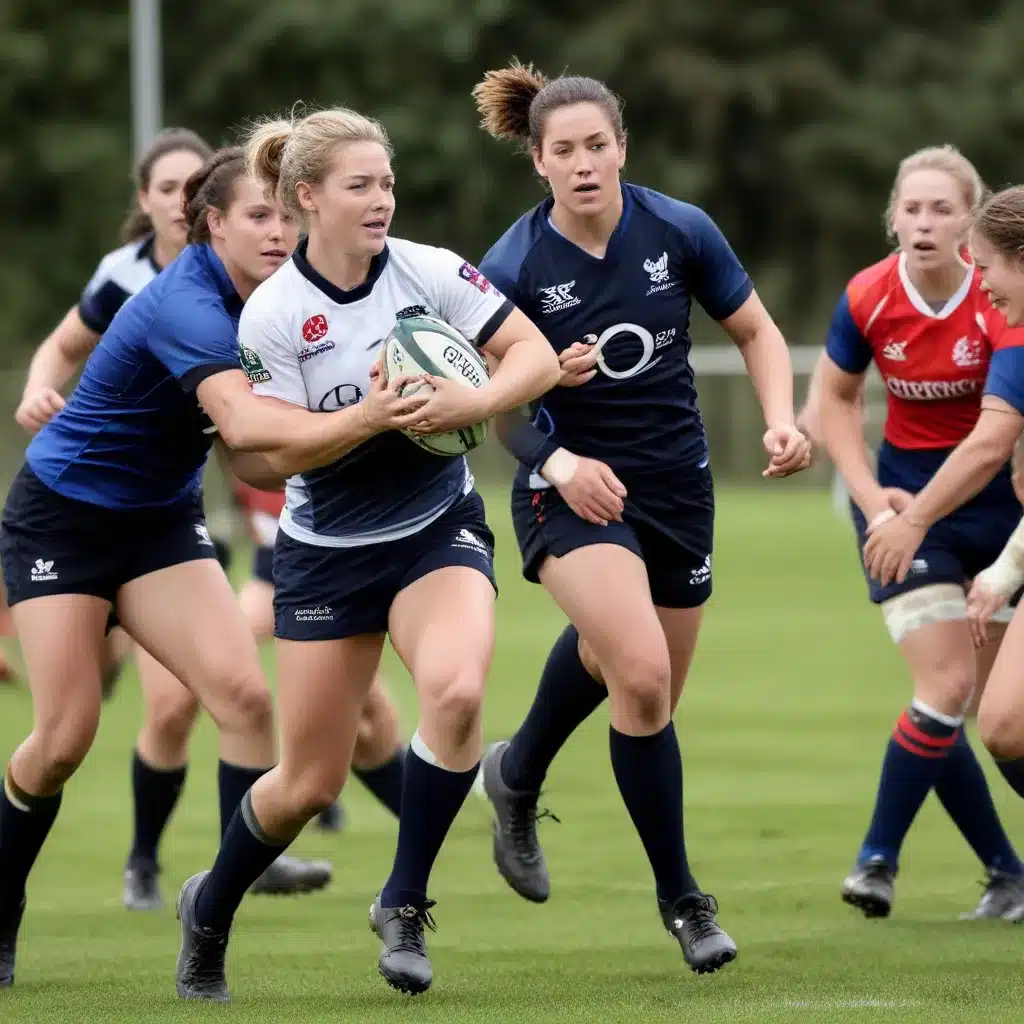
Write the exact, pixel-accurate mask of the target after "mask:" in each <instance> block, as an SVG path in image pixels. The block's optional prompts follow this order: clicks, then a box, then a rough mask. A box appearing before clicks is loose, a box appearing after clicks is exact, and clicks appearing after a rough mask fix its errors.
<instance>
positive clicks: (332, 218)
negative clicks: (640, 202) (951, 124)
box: [177, 110, 560, 1001]
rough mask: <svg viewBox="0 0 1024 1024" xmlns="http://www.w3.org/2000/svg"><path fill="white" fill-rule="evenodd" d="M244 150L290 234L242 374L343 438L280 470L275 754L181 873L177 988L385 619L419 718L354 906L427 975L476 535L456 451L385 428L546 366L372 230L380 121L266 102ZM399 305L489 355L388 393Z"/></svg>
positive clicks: (268, 838) (431, 269)
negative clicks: (392, 850)
mask: <svg viewBox="0 0 1024 1024" xmlns="http://www.w3.org/2000/svg"><path fill="white" fill-rule="evenodd" d="M249 154H250V162H251V167H252V169H253V171H254V173H255V175H256V176H257V177H258V178H260V179H262V180H263V181H264V182H265V183H266V184H267V186H268V188H270V189H272V190H274V191H275V192H276V194H277V196H278V197H279V199H280V201H281V202H282V204H283V205H284V206H285V207H286V208H288V209H290V210H292V211H293V212H294V213H295V214H296V215H297V216H298V217H300V218H301V220H302V221H304V222H305V224H306V226H307V228H308V232H309V233H308V238H306V239H304V240H301V241H300V242H299V246H298V248H297V249H296V251H295V253H294V255H293V257H292V259H291V261H290V262H289V263H287V264H285V265H284V266H283V267H282V268H281V269H280V271H279V272H278V273H277V274H275V275H274V276H273V278H271V279H269V280H268V281H267V282H265V285H264V286H261V287H260V288H258V289H257V290H256V291H255V292H254V293H253V295H252V297H251V298H250V300H249V302H248V303H247V304H246V308H245V310H244V314H243V317H242V319H241V322H240V324H239V343H240V345H241V347H242V360H243V363H244V364H245V365H246V369H247V372H248V374H249V379H250V381H251V383H252V387H253V390H254V391H255V392H256V394H258V395H265V396H270V397H272V398H275V399H277V400H278V401H279V402H281V403H282V404H284V405H287V406H288V407H289V408H295V407H296V406H297V407H298V408H300V409H312V410H318V409H319V410H324V411H329V410H336V409H341V411H340V412H338V413H337V414H336V415H337V416H339V417H340V416H348V418H349V420H350V422H351V437H350V439H349V440H348V441H347V442H346V443H341V444H339V445H338V447H337V449H336V452H337V456H338V457H337V460H336V461H335V462H333V463H331V464H330V465H327V466H324V467H323V468H322V469H318V470H315V471H310V472H300V473H299V474H298V475H296V476H293V477H292V478H291V479H290V480H289V481H288V487H287V496H286V497H287V503H286V507H285V511H284V513H283V515H282V517H281V534H280V537H279V539H278V542H277V547H276V550H275V553H274V584H275V589H276V593H275V597H274V605H275V619H276V626H275V635H276V637H277V658H278V667H279V671H280V677H281V680H282V685H281V687H280V692H279V700H278V716H279V717H278V728H279V733H280V750H281V755H280V763H279V764H278V766H277V767H276V768H275V769H273V770H272V771H271V772H270V773H268V775H266V776H264V778H263V779H261V780H260V781H259V782H257V783H256V784H255V785H254V786H253V787H252V789H251V790H250V791H249V792H248V794H246V796H245V798H244V799H243V801H242V805H241V807H240V809H239V812H238V813H237V814H236V815H235V817H234V819H233V820H232V822H231V825H230V827H229V829H228V831H227V833H226V835H225V837H224V840H223V842H222V844H221V848H220V852H219V853H218V855H217V860H216V862H215V863H214V866H213V869H212V870H211V871H209V872H205V871H204V872H202V873H201V874H198V875H196V876H194V877H193V878H191V879H189V880H188V881H187V882H186V883H185V885H184V887H183V888H182V891H181V895H180V897H179V899H178V907H179V914H180V917H181V924H182V949H181V954H180V956H179V959H178V970H177V988H178V993H179V995H181V996H183V997H184V998H195V999H215V1000H221V1001H223V1000H227V999H228V998H229V996H228V991H227V984H226V981H225V978H224V955H225V951H226V947H227V940H228V933H229V930H230V927H231V922H232V919H233V917H234V912H235V909H236V908H237V906H238V904H239V902H240V900H241V897H242V894H243V893H244V892H245V891H246V889H247V888H248V887H249V885H250V884H251V882H252V880H253V879H254V878H256V877H257V876H258V875H259V874H260V872H261V871H262V870H263V868H264V867H265V865H266V864H268V863H270V862H271V861H272V860H273V859H274V858H275V857H276V856H277V855H278V854H279V853H280V851H281V850H282V849H283V848H284V847H286V846H287V845H288V844H289V843H290V842H291V841H292V839H293V838H294V837H295V836H296V835H297V833H298V832H299V830H300V829H301V828H302V827H303V825H305V824H306V822H307V821H309V820H310V818H312V817H313V816H314V815H315V814H317V813H318V812H319V811H320V810H321V808H323V807H325V806H326V805H327V804H329V803H330V802H331V801H332V800H333V799H334V798H335V797H336V796H337V794H338V793H339V791H340V790H341V788H342V786H343V785H344V782H345V778H346V776H347V774H348V771H349V765H350V762H351V758H352V749H353V745H354V743H355V733H356V723H357V720H358V709H359V707H360V704H361V702H362V700H363V698H364V696H365V694H366V692H367V690H368V689H369V687H370V684H371V682H372V680H373V677H374V673H375V671H376V669H377V665H378V663H379V661H380V655H381V650H382V647H383V644H384V638H385V634H388V635H389V636H390V639H391V643H392V645H393V646H394V648H395V650H396V651H397V653H398V655H399V657H400V658H401V659H402V660H403V662H404V663H405V665H406V666H407V667H408V669H409V671H410V674H411V675H412V677H413V682H414V684H415V686H416V690H417V693H418V696H419V700H420V722H419V727H418V728H417V730H416V732H415V734H414V735H413V738H412V741H411V743H410V749H409V752H408V754H407V755H406V759H405V772H404V778H403V789H402V813H401V816H400V819H399V831H398V847H397V851H396V854H395V860H394V865H393V868H392V872H391V876H390V878H389V879H388V881H387V883H386V884H385V885H384V887H383V889H382V890H381V892H380V893H379V894H378V895H377V897H376V898H375V899H374V901H373V904H372V907H371V910H370V922H371V926H372V927H373V930H374V931H375V932H376V933H377V935H378V936H379V937H380V939H381V943H382V950H381V954H380V959H379V969H380V972H381V974H383V976H384V977H385V979H386V980H387V981H388V983H389V984H390V985H392V986H393V987H394V988H397V989H399V990H401V991H404V992H408V993H418V992H423V991H425V990H426V989H427V988H428V987H429V986H430V983H431V980H432V969H431V965H430V960H429V959H428V957H427V951H426V943H425V941H424V927H425V926H431V927H432V926H433V921H432V919H431V917H430V913H429V911H430V908H431V907H432V906H433V902H432V901H431V900H429V899H428V898H427V884H428V881H429V877H430V872H431V869H432V867H433V864H434V860H435V859H436V857H437V854H438V853H439V852H440V849H441V845H442V844H443V842H444V839H445V836H446V835H447V833H448V830H449V828H450V827H451V824H452V822H453V821H454V820H455V816H456V814H457V813H458V811H459V808H460V807H461V806H462V803H463V801H464V800H465V798H466V796H467V794H468V793H469V791H470V789H471V787H472V785H473V781H474V779H475V778H476V772H477V767H478V765H479V762H480V754H481V750H482V744H483V738H482V734H481V698H482V695H483V687H484V678H485V676H486V674H487V671H488V668H489V666H490V662H491V656H492V652H493V643H494V608H493V605H494V590H495V586H494V575H493V536H492V534H491V531H490V530H489V529H488V527H487V522H486V520H485V518H484V508H483V501H482V500H481V499H480V497H479V495H477V493H476V491H475V490H474V489H473V478H472V477H471V475H470V473H469V469H468V467H467V465H466V461H465V459H464V458H461V457H454V458H445V457H439V456H435V455H431V454H430V453H428V452H426V451H424V450H423V449H421V448H420V447H418V446H417V445H415V444H413V443H412V441H411V440H410V439H409V438H407V437H405V436H403V435H402V434H401V433H399V432H398V431H396V430H394V429H392V428H394V427H395V426H403V425H405V426H408V427H410V428H412V429H415V430H418V431H420V432H422V433H441V432H444V431H448V430H453V429H457V428H459V427H464V426H469V425H472V424H474V423H478V422H480V421H482V420H486V419H488V418H490V417H491V416H492V415H494V414H496V413H499V412H502V411H506V410H511V409H515V408H518V407H519V406H520V405H522V404H523V403H524V402H528V401H531V400H533V399H535V398H537V397H538V396H540V395H541V394H543V393H544V392H546V391H547V390H548V389H550V388H551V387H553V386H554V385H555V383H556V382H557V381H558V379H559V376H560V370H559V365H558V358H557V356H555V354H554V352H553V351H552V349H551V347H550V346H549V345H548V343H547V341H546V340H545V338H544V336H543V335H542V334H541V333H540V331H539V330H537V328H536V327H534V326H533V324H532V323H530V321H529V320H528V319H527V318H526V317H525V316H524V315H523V314H522V313H521V312H520V311H519V310H518V309H517V308H516V307H515V306H514V305H513V304H512V303H511V302H510V301H508V300H507V299H506V298H505V297H504V296H502V295H500V294H499V293H497V292H496V291H495V290H494V289H493V288H492V287H491V286H490V285H489V284H488V282H487V281H486V280H484V279H483V278H482V276H481V275H480V274H479V272H478V271H477V270H476V269H475V268H474V267H472V266H470V264H468V263H466V262H465V261H464V260H463V259H462V258H461V257H459V256H456V255H455V254H454V253H452V252H449V251H447V250H445V249H435V248H432V247H430V246H426V245H418V244H416V243H414V242H408V241H404V240H400V239H391V240H390V241H389V240H388V237H387V234H388V227H389V225H390V223H391V218H392V216H393V214H394V208H395V198H394V192H393V187H394V175H393V174H392V170H391V162H390V146H389V144H388V140H387V136H386V134H385V132H384V129H383V128H382V127H381V126H380V125H379V124H378V123H377V122H375V121H373V120H370V119H368V118H366V117H363V116H362V115H360V114H356V113H354V112H352V111H348V110H328V111H322V112H318V113H315V114H311V115H309V116H308V117H305V118H303V119H301V120H297V121H293V122H291V123H289V122H282V121H278V122H271V123H270V124H267V125H264V126H263V127H260V128H258V129H257V130H256V131H255V132H254V134H253V137H252V139H251V140H250V143H249ZM413 310H415V311H416V312H423V311H425V312H427V313H430V314H432V315H434V316H437V317H439V318H440V319H441V320H444V321H445V322H447V323H449V324H450V325H451V326H452V327H454V328H455V329H456V330H457V331H459V332H460V333H461V334H463V335H464V336H465V337H466V338H468V339H471V340H472V341H473V342H474V343H475V344H476V345H478V346H480V347H481V348H483V349H484V350H485V351H486V352H487V353H488V354H489V355H491V356H493V357H494V358H495V359H496V360H498V364H497V368H496V369H495V371H494V374H493V376H492V377H491V378H490V379H489V380H488V382H487V383H486V384H485V385H484V386H483V387H481V388H480V389H478V390H474V389H470V388H466V387H464V386H463V385H461V384H459V383H456V382H453V381H445V380H442V379H440V378H436V377H432V378H430V383H431V384H433V385H434V390H433V392H432V393H430V394H429V396H428V397H425V398H423V399H421V402H422V404H420V403H418V402H417V399H418V398H420V395H422V394H423V391H422V390H421V392H420V395H416V396H412V397H409V398H402V397H401V391H402V388H403V387H404V386H405V384H406V383H407V382H408V380H409V378H398V379H394V380H391V381H385V380H384V379H383V374H381V373H380V372H379V359H380V354H381V342H382V341H383V340H384V339H385V338H386V337H387V335H388V334H389V333H390V331H391V329H392V328H393V327H394V325H395V322H396V318H398V317H401V316H402V315H403V314H407V313H409V312H411V311H413ZM325 418H327V417H325ZM311 464H312V463H311ZM321 464H322V463H321Z"/></svg>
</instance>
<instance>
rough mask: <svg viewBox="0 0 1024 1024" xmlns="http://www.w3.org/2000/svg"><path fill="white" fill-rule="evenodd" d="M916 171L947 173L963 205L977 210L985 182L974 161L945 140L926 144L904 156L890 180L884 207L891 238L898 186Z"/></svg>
mask: <svg viewBox="0 0 1024 1024" xmlns="http://www.w3.org/2000/svg"><path fill="white" fill-rule="evenodd" d="M915 171H942V172H943V173H944V174H948V175H949V176H950V177H951V178H952V179H953V180H954V181H955V182H956V183H957V186H958V187H959V189H960V194H961V196H962V197H963V200H964V205H965V206H966V207H967V210H968V212H969V213H970V214H972V215H973V214H975V213H976V212H977V210H978V207H980V206H981V203H982V200H984V198H985V192H986V189H985V182H984V181H982V180H981V175H980V174H979V173H978V171H977V169H976V168H975V166H974V164H972V163H971V161H970V160H968V159H967V157H965V156H964V155H963V153H961V152H960V150H959V149H957V148H956V146H951V145H949V144H948V143H947V144H945V145H943V146H926V147H925V148H924V149H919V150H918V151H917V152H916V153H911V154H910V156H907V157H904V158H903V159H902V160H901V161H900V165H899V167H898V168H897V169H896V179H895V181H893V183H892V191H891V192H890V193H889V202H888V205H887V206H886V208H885V230H886V233H887V234H888V235H889V237H890V238H892V237H893V230H892V219H893V215H894V214H895V213H896V202H897V200H898V199H899V195H900V189H901V188H902V187H903V182H904V181H906V180H907V178H908V177H909V176H910V175H911V174H913V173H914V172H915Z"/></svg>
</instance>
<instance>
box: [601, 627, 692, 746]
mask: <svg viewBox="0 0 1024 1024" xmlns="http://www.w3.org/2000/svg"><path fill="white" fill-rule="evenodd" d="M584 664H585V665H586V662H585V661H584ZM588 667H589V666H588ZM600 670H601V675H602V677H603V679H604V681H605V685H606V686H607V687H608V696H609V700H610V702H611V716H612V724H613V725H614V726H615V728H616V729H618V730H619V731H620V732H626V733H631V734H635V735H648V734H650V733H655V732H657V731H658V730H660V729H663V728H664V727H665V726H666V725H667V724H668V720H669V718H670V717H671V713H672V710H671V702H672V693H671V690H672V685H671V684H672V666H671V663H670V661H669V656H668V648H667V647H666V645H665V643H664V640H663V641H662V643H661V645H660V646H657V645H655V646H654V647H650V646H648V645H646V644H637V643H634V642H632V641H631V640H629V639H628V638H626V637H623V638H622V643H621V644H620V645H618V646H617V648H616V649H615V651H614V653H613V654H611V655H606V656H605V657H604V658H603V659H602V660H601V664H600Z"/></svg>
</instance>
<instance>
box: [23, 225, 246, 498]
mask: <svg viewBox="0 0 1024 1024" xmlns="http://www.w3.org/2000/svg"><path fill="white" fill-rule="evenodd" d="M241 312H242V300H241V299H240V298H239V296H238V294H237V293H236V291H235V288H234V285H233V284H232V283H231V279H230V278H229V277H228V275H227V271H226V270H225V269H224V265H223V264H222V263H221V261H220V259H219V258H218V257H217V255H216V254H215V253H214V251H213V249H211V248H210V246H208V245H190V246H188V247H187V248H186V249H185V250H184V251H183V252H182V254H181V255H180V256H179V257H178V258H177V259H176V260H175V261H174V262H173V263H172V264H171V265H170V267H168V268H167V270H165V271H163V272H162V273H161V274H159V275H158V276H157V277H155V278H154V279H153V281H152V282H150V284H148V285H147V286H146V287H145V288H143V289H142V290H141V291H140V292H139V293H138V294H137V295H136V296H134V297H133V298H131V299H129V301H128V302H126V303H125V304H124V305H123V306H122V307H121V309H120V310H119V312H118V313H117V315H116V316H115V317H114V319H113V321H112V322H111V324H110V326H109V328H108V329H107V330H106V332H105V333H104V335H103V337H102V339H101V340H100V343H99V344H98V345H97V346H96V349H95V350H94V351H93V353H92V354H91V355H90V356H89V359H88V360H87V362H86V364H85V368H84V370H83V371H82V376H81V379H80V380H79V383H78V386H77V387H76V388H75V390H74V391H73V392H72V393H71V395H70V397H69V398H68V401H67V404H66V405H65V407H64V408H63V409H62V410H61V411H60V412H59V413H58V414H57V415H56V416H55V417H54V418H53V419H52V420H51V421H50V422H49V423H48V424H47V425H46V426H45V427H43V429H42V430H41V431H40V432H39V433H38V434H36V436H35V437H34V438H33V439H32V442H31V443H30V444H29V446H28V450H27V452H26V459H27V461H28V464H29V466H30V468H31V469H32V471H33V472H34V473H35V474H36V476H38V477H39V479H40V480H41V481H42V482H43V483H44V484H46V485H47V486H48V487H50V488H52V489H53V490H54V491H57V492H58V493H59V494H63V495H64V496H65V497H68V498H75V499H78V500H79V501H87V502H90V503H92V504H94V505H102V506H104V507H107V508H118V509H129V508H155V507H160V506H170V505H174V504H176V503H177V502H179V501H182V500H185V499H187V498H190V497H191V496H192V495H193V494H194V493H195V492H197V491H198V489H199V486H200V480H201V476H202V471H203V466H204V464H205V462H206V457H207V455H208V454H209V450H210V447H211V445H212V443H213V438H214V435H215V434H216V427H214V426H213V424H212V423H211V421H210V419H209V417H208V416H206V414H205V413H204V412H203V410H202V408H201V407H200V405H199V403H198V401H197V399H196V396H195V389H196V387H197V386H198V385H199V384H200V382H201V381H203V380H204V379H205V378H206V377H209V376H212V375H213V374H215V373H220V372H222V371H224V370H231V369H241V363H240V361H239V352H238V319H239V317H240V315H241Z"/></svg>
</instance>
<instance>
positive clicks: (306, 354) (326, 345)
mask: <svg viewBox="0 0 1024 1024" xmlns="http://www.w3.org/2000/svg"><path fill="white" fill-rule="evenodd" d="M332 348H334V342H333V341H322V342H320V344H319V345H314V346H313V347H312V348H304V349H303V350H302V351H301V352H300V353H299V362H300V363H304V362H306V360H307V359H313V358H314V357H316V356H322V355H323V354H324V353H325V352H330V351H331V349H332Z"/></svg>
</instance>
